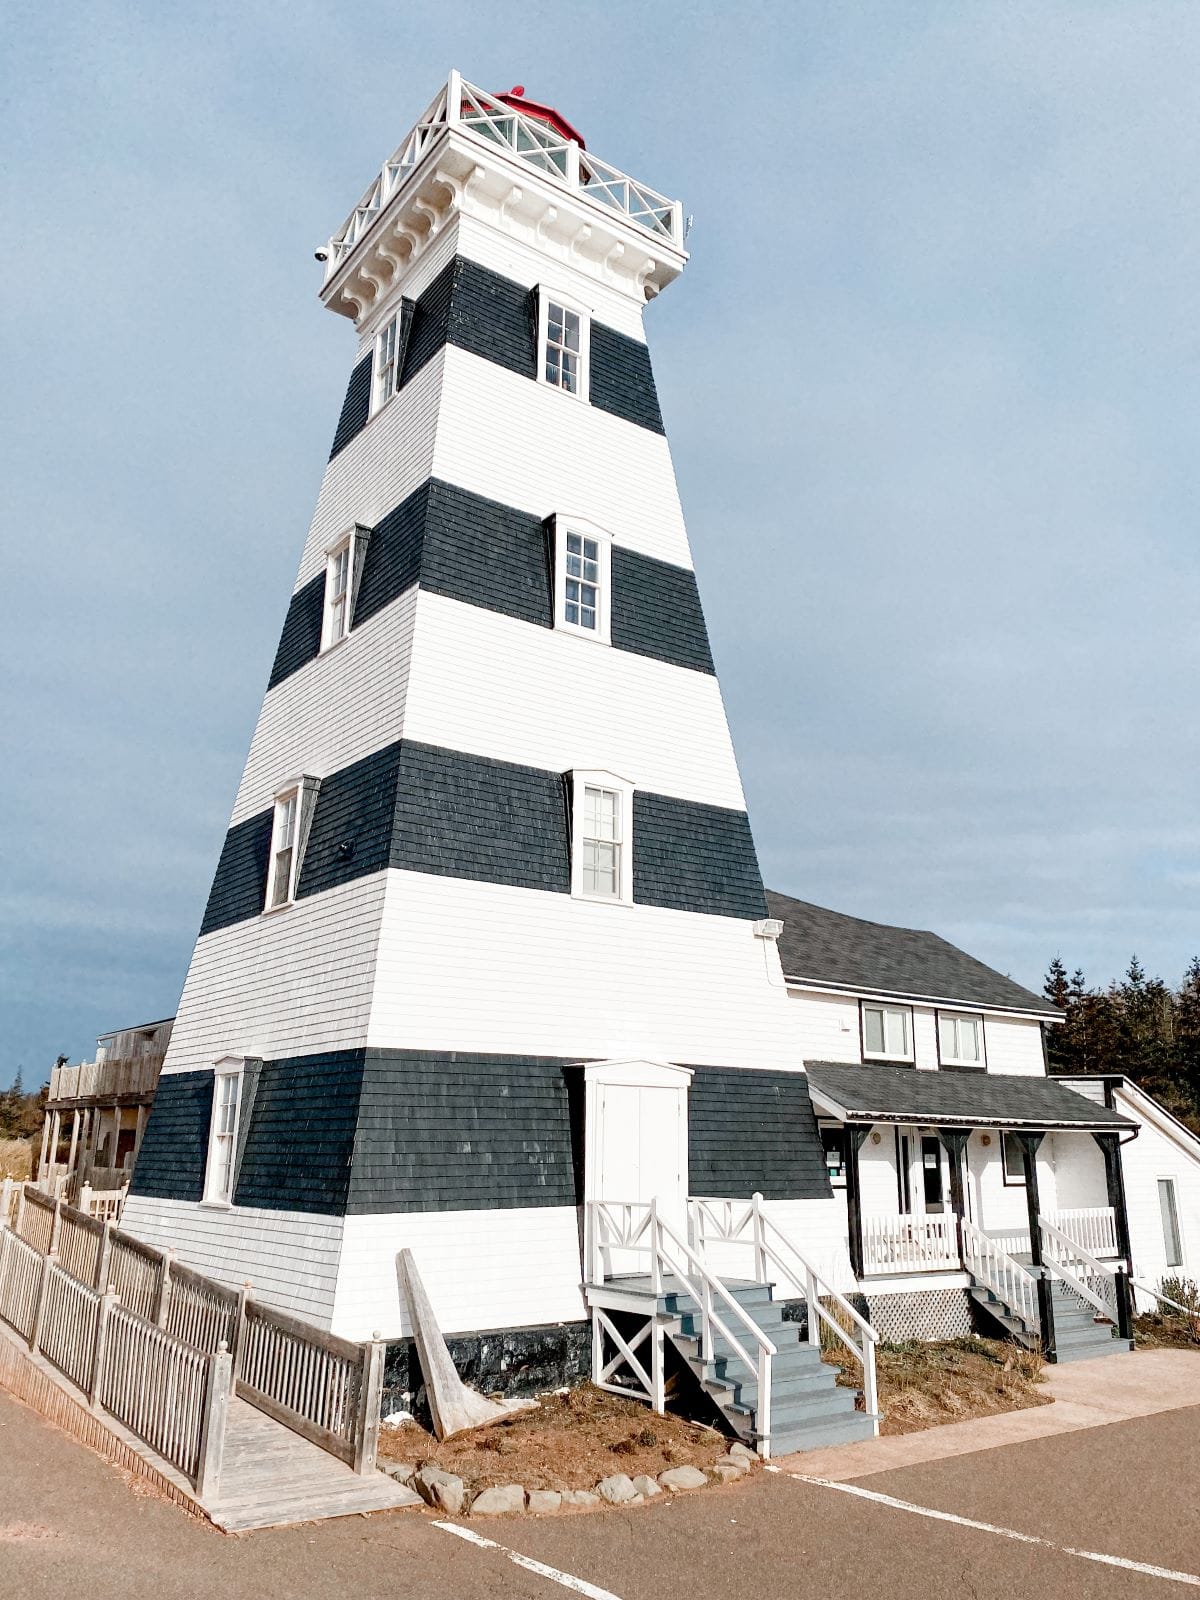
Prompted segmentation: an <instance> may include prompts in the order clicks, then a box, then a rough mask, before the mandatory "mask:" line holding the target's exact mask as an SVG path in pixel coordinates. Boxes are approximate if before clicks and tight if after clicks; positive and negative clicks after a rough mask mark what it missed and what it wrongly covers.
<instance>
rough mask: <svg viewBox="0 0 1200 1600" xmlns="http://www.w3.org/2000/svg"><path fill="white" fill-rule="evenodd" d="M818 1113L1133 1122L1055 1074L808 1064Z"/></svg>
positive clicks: (1002, 1121) (1011, 1123) (931, 1120)
mask: <svg viewBox="0 0 1200 1600" xmlns="http://www.w3.org/2000/svg"><path fill="white" fill-rule="evenodd" d="M805 1066H806V1070H807V1072H808V1083H809V1089H810V1090H811V1092H812V1098H813V1100H814V1101H815V1102H816V1105H817V1109H818V1111H820V1110H824V1109H827V1110H828V1111H830V1112H832V1114H833V1115H834V1116H836V1117H838V1118H839V1119H840V1120H841V1121H843V1122H857V1123H873V1122H911V1123H918V1124H921V1125H924V1126H926V1127H935V1128H936V1127H941V1128H949V1127H955V1128H1039V1129H1052V1128H1064V1129H1066V1128H1070V1129H1078V1130H1079V1131H1080V1132H1089V1131H1091V1130H1098V1131H1099V1130H1103V1131H1106V1132H1115V1131H1118V1130H1120V1129H1122V1128H1136V1127H1137V1124H1136V1123H1135V1122H1132V1121H1131V1120H1130V1119H1129V1118H1128V1117H1125V1116H1122V1115H1121V1113H1120V1112H1119V1111H1113V1110H1111V1109H1110V1108H1109V1107H1108V1106H1103V1105H1098V1104H1097V1102H1096V1101H1095V1100H1087V1099H1085V1098H1084V1096H1083V1095H1081V1094H1076V1093H1075V1091H1074V1090H1073V1089H1068V1088H1067V1087H1066V1086H1065V1085H1064V1084H1061V1083H1057V1082H1056V1081H1055V1080H1054V1079H1053V1078H1041V1077H1023V1076H1018V1075H1016V1074H1000V1073H985V1072H929V1071H921V1070H919V1069H917V1068H914V1067H892V1066H883V1065H880V1066H876V1065H874V1064H872V1065H871V1066H853V1065H847V1064H846V1063H845V1062H840V1061H809V1062H806V1063H805Z"/></svg>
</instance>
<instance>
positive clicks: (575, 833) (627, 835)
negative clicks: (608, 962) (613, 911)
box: [571, 768, 634, 906]
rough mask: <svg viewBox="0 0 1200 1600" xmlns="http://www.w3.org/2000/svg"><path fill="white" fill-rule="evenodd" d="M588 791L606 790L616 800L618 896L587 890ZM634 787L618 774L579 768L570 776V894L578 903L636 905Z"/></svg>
mask: <svg viewBox="0 0 1200 1600" xmlns="http://www.w3.org/2000/svg"><path fill="white" fill-rule="evenodd" d="M588 789H605V790H608V791H610V792H612V793H614V794H615V795H616V796H617V800H618V813H617V814H618V818H619V822H618V839H617V844H618V848H619V854H618V857H617V865H618V870H617V890H618V892H617V893H616V894H615V895H609V894H597V893H596V892H595V891H593V890H588V889H585V888H584V866H585V863H584V850H583V845H584V842H585V832H584V816H585V805H586V795H587V791H588ZM633 789H634V786H633V784H632V783H631V782H630V781H629V779H628V778H621V777H618V775H617V774H616V773H615V772H604V771H600V770H596V769H591V770H584V769H582V768H577V769H576V770H575V771H573V772H572V773H571V893H572V895H573V896H574V897H575V898H576V899H577V900H590V901H593V902H594V903H595V904H597V905H609V906H618V905H632V904H633Z"/></svg>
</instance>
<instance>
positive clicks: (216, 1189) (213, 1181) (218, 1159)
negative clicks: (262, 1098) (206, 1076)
mask: <svg viewBox="0 0 1200 1600" xmlns="http://www.w3.org/2000/svg"><path fill="white" fill-rule="evenodd" d="M242 1066H243V1063H242V1062H241V1061H240V1060H237V1059H235V1058H232V1057H226V1058H225V1059H224V1060H222V1061H218V1062H217V1064H216V1066H215V1068H214V1069H213V1103H212V1121H211V1122H210V1124H209V1134H208V1162H207V1165H206V1168H205V1174H204V1198H205V1200H206V1201H207V1202H209V1203H210V1204H212V1205H229V1203H230V1202H231V1201H232V1199H233V1179H234V1171H233V1167H234V1156H235V1155H236V1152H237V1134H238V1110H239V1106H240V1102H241V1097H242Z"/></svg>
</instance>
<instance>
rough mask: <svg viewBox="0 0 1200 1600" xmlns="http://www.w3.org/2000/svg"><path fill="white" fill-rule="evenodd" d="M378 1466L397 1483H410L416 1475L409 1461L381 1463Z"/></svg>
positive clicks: (415, 1470)
mask: <svg viewBox="0 0 1200 1600" xmlns="http://www.w3.org/2000/svg"><path fill="white" fill-rule="evenodd" d="M380 1466H381V1467H382V1468H383V1470H384V1471H385V1472H386V1473H387V1475H388V1477H389V1478H395V1480H396V1482H397V1483H411V1482H412V1481H413V1479H414V1478H415V1477H416V1475H417V1469H416V1467H415V1466H414V1465H413V1463H412V1462H411V1461H381V1462H380Z"/></svg>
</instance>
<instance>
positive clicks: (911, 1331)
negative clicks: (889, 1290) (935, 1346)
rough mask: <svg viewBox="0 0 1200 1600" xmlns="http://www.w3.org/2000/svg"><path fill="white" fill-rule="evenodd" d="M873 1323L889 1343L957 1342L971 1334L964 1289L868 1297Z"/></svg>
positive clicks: (967, 1297) (929, 1290)
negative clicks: (944, 1340) (946, 1340)
mask: <svg viewBox="0 0 1200 1600" xmlns="http://www.w3.org/2000/svg"><path fill="white" fill-rule="evenodd" d="M867 1304H868V1306H869V1307H870V1313H871V1322H872V1324H873V1325H874V1326H875V1327H876V1328H878V1329H879V1337H880V1338H881V1339H886V1340H887V1341H888V1343H890V1344H900V1343H902V1342H903V1341H904V1340H906V1339H958V1338H961V1337H962V1336H963V1335H964V1334H968V1333H970V1332H971V1331H972V1327H973V1324H972V1321H971V1301H970V1296H969V1295H968V1294H967V1291H966V1290H965V1289H919V1290H915V1291H914V1292H913V1293H911V1294H868V1295H867Z"/></svg>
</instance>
